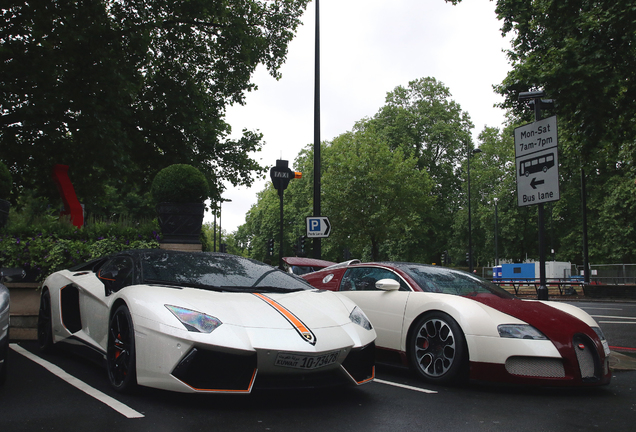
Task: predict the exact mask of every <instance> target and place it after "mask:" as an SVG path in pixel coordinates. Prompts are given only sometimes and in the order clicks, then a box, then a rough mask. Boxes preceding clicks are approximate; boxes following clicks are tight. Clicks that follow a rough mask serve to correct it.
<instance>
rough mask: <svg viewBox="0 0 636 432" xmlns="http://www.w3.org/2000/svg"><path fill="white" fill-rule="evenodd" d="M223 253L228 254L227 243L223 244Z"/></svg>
mask: <svg viewBox="0 0 636 432" xmlns="http://www.w3.org/2000/svg"><path fill="white" fill-rule="evenodd" d="M220 252H221V253H227V244H226V243H221V250H220Z"/></svg>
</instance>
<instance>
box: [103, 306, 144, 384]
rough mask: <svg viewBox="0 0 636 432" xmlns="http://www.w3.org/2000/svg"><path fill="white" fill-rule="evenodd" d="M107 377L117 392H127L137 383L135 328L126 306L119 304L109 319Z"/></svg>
mask: <svg viewBox="0 0 636 432" xmlns="http://www.w3.org/2000/svg"><path fill="white" fill-rule="evenodd" d="M106 362H107V365H108V379H109V381H110V384H111V385H112V386H113V388H114V389H115V390H117V391H119V392H129V391H131V390H132V389H133V388H134V387H135V386H136V385H137V374H136V362H135V330H134V327H133V321H132V317H131V315H130V311H129V310H128V307H126V306H125V305H121V306H119V307H118V308H117V309H116V310H115V313H114V314H113V316H112V317H111V319H110V324H109V328H108V348H107V351H106Z"/></svg>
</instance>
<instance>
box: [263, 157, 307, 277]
mask: <svg viewBox="0 0 636 432" xmlns="http://www.w3.org/2000/svg"><path fill="white" fill-rule="evenodd" d="M269 176H270V178H271V179H272V183H273V184H274V188H275V189H276V190H278V197H279V198H280V230H279V237H278V242H279V244H278V267H279V268H280V269H281V270H283V191H284V190H285V189H287V185H289V182H290V180H292V179H295V178H302V173H300V172H295V171H292V170H291V169H290V168H289V162H288V161H286V160H282V159H278V160H277V161H276V166H274V167H272V168H271V169H270V170H269ZM268 246H269V245H268ZM272 246H273V245H272ZM272 249H273V247H272ZM270 251H271V249H270ZM270 255H271V252H270Z"/></svg>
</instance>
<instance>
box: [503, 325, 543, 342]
mask: <svg viewBox="0 0 636 432" xmlns="http://www.w3.org/2000/svg"><path fill="white" fill-rule="evenodd" d="M497 330H499V336H501V337H504V338H514V339H534V340H547V339H548V338H547V337H545V335H544V334H543V333H541V332H540V331H539V330H537V329H536V328H534V327H532V326H531V325H528V324H501V325H500V326H497Z"/></svg>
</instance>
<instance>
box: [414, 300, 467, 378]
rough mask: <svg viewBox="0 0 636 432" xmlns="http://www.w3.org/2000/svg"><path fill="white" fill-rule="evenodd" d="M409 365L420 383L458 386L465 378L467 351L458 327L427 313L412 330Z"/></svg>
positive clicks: (450, 320) (442, 315) (447, 318)
mask: <svg viewBox="0 0 636 432" xmlns="http://www.w3.org/2000/svg"><path fill="white" fill-rule="evenodd" d="M410 360H411V365H412V366H413V368H414V369H415V371H416V372H417V373H418V375H419V376H420V377H422V378H424V380H426V381H428V382H433V383H439V384H449V383H459V382H462V381H464V380H465V378H467V376H468V349H467V348H466V339H465V337H464V333H463V332H462V330H461V328H460V327H459V324H457V322H456V321H455V320H454V319H453V318H451V317H450V316H448V315H447V314H445V313H442V312H429V313H427V314H425V315H424V316H422V317H421V318H420V319H419V320H418V321H417V322H416V323H415V326H414V327H413V333H412V336H411V338H410Z"/></svg>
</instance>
